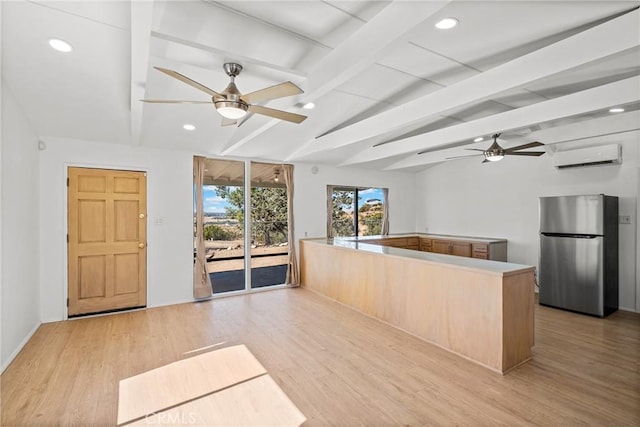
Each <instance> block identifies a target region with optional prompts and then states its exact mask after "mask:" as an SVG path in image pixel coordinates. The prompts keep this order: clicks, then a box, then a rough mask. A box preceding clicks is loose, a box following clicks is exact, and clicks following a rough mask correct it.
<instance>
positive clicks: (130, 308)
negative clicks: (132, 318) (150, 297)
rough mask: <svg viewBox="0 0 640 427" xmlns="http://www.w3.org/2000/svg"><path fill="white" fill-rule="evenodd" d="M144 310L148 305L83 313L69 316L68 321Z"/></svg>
mask: <svg viewBox="0 0 640 427" xmlns="http://www.w3.org/2000/svg"><path fill="white" fill-rule="evenodd" d="M143 308H147V306H146V305H139V306H136V307H125V308H116V309H113V310H104V311H96V312H93V313H81V314H72V315H70V316H67V319H77V318H80V317H90V316H102V315H105V314H117V313H121V312H123V311H133V310H140V309H143Z"/></svg>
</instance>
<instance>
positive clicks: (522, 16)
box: [412, 1, 634, 71]
mask: <svg viewBox="0 0 640 427" xmlns="http://www.w3.org/2000/svg"><path fill="white" fill-rule="evenodd" d="M633 7H634V4H633V2H624V1H622V2H620V1H593V2H589V1H584V2H573V1H462V2H453V3H451V4H450V5H449V6H447V7H446V8H444V9H443V10H442V11H441V12H440V14H439V15H438V17H434V19H432V20H430V22H428V23H425V25H424V26H423V27H421V29H419V30H417V31H416V32H415V33H414V36H413V37H412V41H413V42H415V43H416V44H418V45H420V46H423V47H425V48H427V49H430V50H433V51H435V52H438V53H440V54H443V55H446V56H447V57H449V58H452V59H454V60H456V61H459V62H461V63H464V64H467V65H469V66H473V67H474V68H476V69H478V70H483V71H486V70H488V69H491V68H493V67H494V66H496V65H499V64H501V63H503V62H506V61H508V60H510V59H513V58H515V57H517V56H521V55H524V54H526V53H529V52H531V51H533V50H536V49H539V48H541V47H543V46H546V45H549V44H551V43H553V42H555V41H557V40H560V39H562V38H564V37H566V36H568V35H569V34H571V33H572V32H574V31H571V30H574V29H575V28H577V27H580V26H582V25H585V24H588V23H590V22H593V21H596V20H599V19H602V18H605V17H607V16H610V15H612V14H615V13H618V12H619V11H621V10H628V9H631V8H633ZM447 16H451V17H455V18H457V19H458V20H459V21H460V24H459V25H458V26H457V27H455V28H454V29H452V30H450V31H442V30H438V29H437V28H434V26H433V24H435V22H436V21H437V20H438V19H439V18H443V17H447Z"/></svg>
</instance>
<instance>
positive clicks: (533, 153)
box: [505, 151, 546, 157]
mask: <svg viewBox="0 0 640 427" xmlns="http://www.w3.org/2000/svg"><path fill="white" fill-rule="evenodd" d="M544 153H546V151H516V152H513V153H509V152H507V153H505V154H506V155H507V156H536V157H537V156H542V155H543V154H544Z"/></svg>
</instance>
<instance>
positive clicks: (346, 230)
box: [327, 186, 387, 237]
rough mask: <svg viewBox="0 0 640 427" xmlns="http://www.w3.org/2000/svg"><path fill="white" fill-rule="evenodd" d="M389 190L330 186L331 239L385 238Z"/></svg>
mask: <svg viewBox="0 0 640 427" xmlns="http://www.w3.org/2000/svg"><path fill="white" fill-rule="evenodd" d="M384 193H385V189H383V188H375V187H339V186H330V187H329V194H330V195H331V205H330V209H331V211H330V212H327V215H328V216H329V217H330V218H331V236H335V237H340V236H344V237H348V236H376V235H380V234H383V233H382V228H383V224H384V212H385V204H386V203H387V201H386V200H385V197H384Z"/></svg>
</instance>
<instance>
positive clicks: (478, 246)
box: [473, 243, 489, 252]
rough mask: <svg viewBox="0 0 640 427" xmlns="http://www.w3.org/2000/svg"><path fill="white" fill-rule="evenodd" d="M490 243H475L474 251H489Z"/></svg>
mask: <svg viewBox="0 0 640 427" xmlns="http://www.w3.org/2000/svg"><path fill="white" fill-rule="evenodd" d="M488 248H489V245H487V244H486V243H474V244H473V251H474V252H488Z"/></svg>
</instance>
